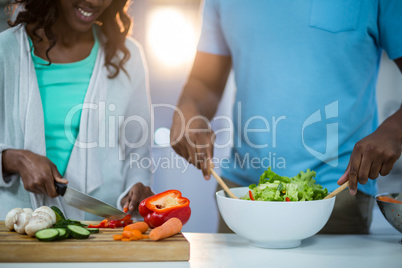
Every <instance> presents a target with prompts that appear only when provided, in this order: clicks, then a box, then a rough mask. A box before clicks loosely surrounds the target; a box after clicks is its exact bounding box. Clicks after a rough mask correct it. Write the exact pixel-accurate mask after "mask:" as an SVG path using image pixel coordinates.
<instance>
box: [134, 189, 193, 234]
mask: <svg viewBox="0 0 402 268" xmlns="http://www.w3.org/2000/svg"><path fill="white" fill-rule="evenodd" d="M138 212H139V213H140V214H141V216H142V217H144V221H145V222H146V223H147V224H148V225H149V227H151V228H155V227H158V226H161V225H162V224H163V223H165V222H166V221H167V220H169V219H170V218H178V219H179V220H181V222H182V224H183V225H184V224H186V223H187V221H188V220H189V219H190V215H191V209H190V200H188V199H187V198H185V197H183V196H182V195H181V192H180V191H178V190H168V191H165V192H162V193H159V194H156V195H153V196H150V197H148V198H146V199H144V200H142V201H141V202H140V205H139V206H138Z"/></svg>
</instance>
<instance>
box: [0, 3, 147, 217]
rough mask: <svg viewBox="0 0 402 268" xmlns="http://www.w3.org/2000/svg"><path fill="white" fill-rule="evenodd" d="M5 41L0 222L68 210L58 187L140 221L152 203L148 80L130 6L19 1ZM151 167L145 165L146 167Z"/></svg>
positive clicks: (0, 91)
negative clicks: (18, 211) (29, 212)
mask: <svg viewBox="0 0 402 268" xmlns="http://www.w3.org/2000/svg"><path fill="white" fill-rule="evenodd" d="M16 2H17V4H19V5H23V6H24V9H22V11H21V12H19V13H18V15H17V17H16V20H15V21H14V22H13V23H11V26H14V27H12V28H10V29H9V30H6V31H4V32H2V33H0V168H1V171H2V172H1V173H0V200H1V203H2V205H1V206H0V219H4V218H5V215H6V213H7V212H8V211H9V210H11V209H12V208H15V207H21V208H25V207H31V208H33V209H35V208H37V207H39V206H42V205H47V206H51V205H56V206H58V207H59V208H61V209H62V210H63V212H64V213H65V214H66V216H67V217H68V218H74V219H77V220H83V219H87V220H94V219H99V218H97V217H95V216H93V215H90V214H87V213H84V212H83V211H81V210H78V209H75V208H73V207H70V206H69V205H67V204H66V203H65V202H64V200H63V198H62V197H60V196H58V195H57V193H56V191H55V187H54V181H58V182H61V183H68V185H69V186H71V187H73V188H75V189H77V190H79V191H82V192H85V193H88V194H90V195H92V196H94V197H96V198H98V199H101V200H103V201H105V202H107V203H110V204H113V205H116V206H117V207H119V208H122V207H124V206H126V207H128V209H129V213H131V214H132V215H134V214H135V213H136V212H137V207H138V203H139V202H140V201H141V200H142V199H144V198H146V197H148V196H150V195H152V194H153V193H152V190H151V189H150V187H149V186H150V185H151V182H152V178H151V171H150V169H149V167H148V166H145V167H143V166H141V165H140V164H139V163H141V162H139V163H138V161H137V162H133V161H131V163H130V160H132V159H143V158H149V159H150V151H151V149H150V129H151V126H150V122H151V118H150V109H149V103H150V98H149V92H148V81H147V79H148V77H147V72H146V68H145V61H144V57H143V53H142V50H141V47H140V46H139V44H138V43H137V42H136V41H135V40H132V39H130V38H128V37H127V35H128V32H129V28H130V24H131V21H130V18H129V17H128V16H127V14H126V12H125V10H126V9H125V8H126V2H127V0H115V1H112V0H106V1H93V0H74V1H73V0H56V1H55V0H45V1H34V0H19V1H16ZM144 163H145V162H144Z"/></svg>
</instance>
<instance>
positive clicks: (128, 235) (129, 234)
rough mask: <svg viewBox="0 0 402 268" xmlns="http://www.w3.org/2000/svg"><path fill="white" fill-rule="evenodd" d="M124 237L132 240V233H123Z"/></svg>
mask: <svg viewBox="0 0 402 268" xmlns="http://www.w3.org/2000/svg"><path fill="white" fill-rule="evenodd" d="M122 236H123V237H125V238H130V237H131V236H132V235H131V231H123V233H122Z"/></svg>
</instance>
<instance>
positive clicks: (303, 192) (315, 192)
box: [241, 167, 328, 201]
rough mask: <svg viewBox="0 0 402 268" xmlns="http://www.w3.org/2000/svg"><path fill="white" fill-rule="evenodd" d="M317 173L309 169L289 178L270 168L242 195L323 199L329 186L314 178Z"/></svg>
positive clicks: (279, 198)
mask: <svg viewBox="0 0 402 268" xmlns="http://www.w3.org/2000/svg"><path fill="white" fill-rule="evenodd" d="M315 175H316V173H315V171H310V169H307V171H306V172H304V171H301V172H300V173H299V174H297V175H296V176H294V177H292V178H289V177H285V176H279V175H278V174H276V173H275V172H273V171H272V170H271V168H270V167H269V168H268V170H266V171H264V173H263V174H262V175H261V176H260V182H259V183H258V185H255V184H251V185H250V186H249V188H250V191H249V192H248V193H247V194H246V195H244V196H243V197H241V199H245V200H256V201H310V200H319V199H323V198H324V197H325V196H327V194H328V190H327V188H325V189H323V187H322V186H321V185H319V184H317V183H316V182H315V180H314V177H315Z"/></svg>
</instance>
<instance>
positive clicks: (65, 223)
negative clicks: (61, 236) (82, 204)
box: [53, 220, 87, 228]
mask: <svg viewBox="0 0 402 268" xmlns="http://www.w3.org/2000/svg"><path fill="white" fill-rule="evenodd" d="M68 225H77V226H87V225H86V224H83V223H81V222H80V221H76V220H64V221H59V222H56V223H55V224H53V228H67V226H68Z"/></svg>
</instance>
